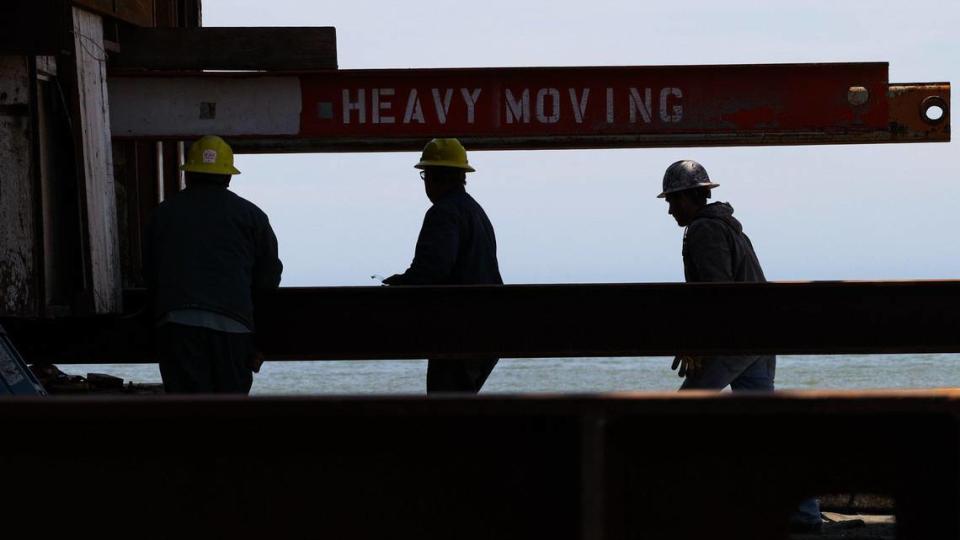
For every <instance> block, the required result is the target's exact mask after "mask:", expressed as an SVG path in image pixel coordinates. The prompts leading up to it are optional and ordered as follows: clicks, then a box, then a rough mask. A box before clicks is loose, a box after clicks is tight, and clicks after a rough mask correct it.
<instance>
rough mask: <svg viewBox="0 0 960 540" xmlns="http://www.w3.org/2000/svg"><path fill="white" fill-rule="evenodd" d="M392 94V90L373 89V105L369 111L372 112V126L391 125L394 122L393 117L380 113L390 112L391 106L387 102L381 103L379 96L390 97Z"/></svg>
mask: <svg viewBox="0 0 960 540" xmlns="http://www.w3.org/2000/svg"><path fill="white" fill-rule="evenodd" d="M393 93H394V90H393V88H374V89H373V98H372V99H373V103H372V104H371V105H372V106H371V107H370V110H371V111H372V112H373V123H374V124H393V123H394V122H396V119H394V117H393V116H387V115H384V114H381V113H384V112H387V111H389V110H390V106H391V105H393V104H392V103H391V102H389V101H381V100H380V97H381V96H392V95H393Z"/></svg>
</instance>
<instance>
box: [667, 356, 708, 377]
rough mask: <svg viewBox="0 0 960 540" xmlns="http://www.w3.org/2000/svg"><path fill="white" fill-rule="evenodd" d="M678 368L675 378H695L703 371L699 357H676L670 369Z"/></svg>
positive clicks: (701, 360)
mask: <svg viewBox="0 0 960 540" xmlns="http://www.w3.org/2000/svg"><path fill="white" fill-rule="evenodd" d="M678 366H679V367H680V370H679V371H677V376H679V377H686V376H688V375H690V376H696V375H698V374H699V373H700V372H701V371H702V370H703V359H702V358H700V357H699V356H690V355H677V356H674V357H673V365H672V366H670V369H677V367H678Z"/></svg>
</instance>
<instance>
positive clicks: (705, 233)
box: [683, 202, 766, 283]
mask: <svg viewBox="0 0 960 540" xmlns="http://www.w3.org/2000/svg"><path fill="white" fill-rule="evenodd" d="M683 273H684V276H685V278H686V280H687V283H695V282H705V281H736V282H763V281H766V278H765V277H764V276H763V269H761V268H760V261H759V260H758V259H757V254H756V253H755V252H754V251H753V244H751V243H750V239H749V238H747V235H745V234H743V225H741V224H740V222H739V221H737V219H736V218H735V217H733V207H732V206H730V205H729V204H728V203H725V202H715V203H712V204H708V205H706V206H704V207H703V208H701V209H700V212H698V213H697V215H696V217H694V218H693V221H692V222H691V223H690V225H688V226H687V230H686V232H685V233H684V235H683Z"/></svg>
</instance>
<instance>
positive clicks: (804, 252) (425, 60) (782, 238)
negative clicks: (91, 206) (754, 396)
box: [203, 0, 960, 286]
mask: <svg viewBox="0 0 960 540" xmlns="http://www.w3.org/2000/svg"><path fill="white" fill-rule="evenodd" d="M203 6H204V12H203V23H204V25H205V26H335V27H336V28H337V40H338V56H339V65H340V68H341V69H358V68H418V67H419V68H428V67H507V66H591V65H593V66H601V65H670V64H680V65H682V64H731V63H778V62H824V61H830V62H840V61H842V62H861V61H888V62H890V81H891V82H914V81H922V82H932V81H951V82H956V81H958V80H960V46H958V43H957V39H956V37H955V36H956V31H957V28H960V2H958V1H957V0H943V1H914V2H910V3H907V2H902V1H898V2H887V1H883V0H855V1H843V0H831V1H804V2H795V1H792V2H771V1H759V0H758V1H746V0H726V1H724V2H693V1H684V0H673V1H670V2H627V1H624V0H593V1H590V2H583V1H578V2H567V1H559V0H553V1H522V2H521V1H512V2H511V1H500V0H487V1H485V2H480V3H477V2H452V3H451V2H448V3H437V2H416V1H408V2H392V1H391V2H387V1H379V2H370V1H362V0H355V1H353V2H315V1H307V0H299V1H297V0H271V1H270V2H263V1H262V0H256V1H254V0H204V2H203ZM468 151H469V148H468ZM418 158H419V154H418V153H413V152H404V153H390V154H303V155H289V154H287V155H272V156H259V155H258V156H253V155H242V156H238V159H237V166H238V167H239V168H240V169H241V170H242V171H243V174H242V175H241V176H238V177H236V178H235V179H234V183H233V186H232V187H233V188H234V190H235V191H237V192H238V193H239V194H241V195H242V196H244V197H246V198H248V199H250V200H251V201H253V202H255V203H256V204H257V205H259V206H260V207H261V208H263V210H264V211H266V212H267V214H268V215H269V216H270V219H271V222H272V223H273V226H274V228H275V230H276V232H277V235H278V237H279V239H280V251H281V258H282V259H283V261H284V264H285V266H286V269H285V273H284V279H283V284H284V285H287V286H303V285H317V286H320V285H372V284H374V282H373V281H372V280H370V279H369V276H370V275H371V274H382V275H389V274H391V273H394V272H400V271H402V270H404V269H405V268H406V267H407V265H408V264H409V262H410V259H411V257H412V255H413V248H414V244H415V242H416V238H417V233H418V231H419V228H420V224H421V222H422V219H423V213H424V212H425V211H426V209H427V208H428V206H429V201H427V199H426V197H425V196H424V194H423V188H422V182H421V181H420V179H419V177H418V175H417V173H416V171H415V170H414V169H413V168H412V165H413V164H414V163H415V162H416V161H417V159H418ZM958 158H960V152H958V148H957V143H956V142H953V143H949V144H900V145H856V146H809V147H762V148H714V149H704V148H685V149H634V150H585V151H572V150H553V151H536V152H529V151H522V152H521V151H511V152H471V153H470V162H471V164H473V165H474V166H475V167H476V168H477V171H478V172H476V173H474V174H472V175H470V176H469V179H468V181H469V185H468V190H469V191H470V193H472V194H473V195H474V197H475V198H476V199H477V200H478V201H479V202H480V203H481V205H483V207H484V208H485V209H486V211H487V213H488V215H489V216H490V219H491V220H492V221H493V224H494V227H495V228H496V233H497V239H498V244H499V260H500V268H501V272H502V274H503V277H504V280H505V281H506V282H508V283H573V282H643V281H653V282H658V281H682V280H683V270H682V263H681V259H680V246H681V238H682V230H681V229H680V228H679V227H677V226H676V224H675V222H674V221H673V219H672V218H670V217H669V216H668V215H667V213H666V204H665V203H664V202H663V201H662V200H660V199H656V198H655V196H656V194H657V193H658V192H659V190H660V182H661V178H662V176H663V171H664V169H665V168H666V167H667V166H668V165H669V164H670V163H671V162H673V161H675V160H678V159H696V160H698V161H700V162H701V163H702V164H703V165H704V166H705V167H706V168H707V170H708V171H709V173H710V175H711V178H712V179H713V180H714V181H715V182H718V183H719V184H720V187H719V188H718V189H717V190H715V191H714V197H715V200H721V201H728V202H730V203H731V204H733V206H734V208H735V210H736V212H735V216H736V217H738V218H740V220H741V221H742V222H743V224H744V228H745V231H746V232H747V234H748V235H749V236H750V238H751V239H752V240H753V243H754V246H755V247H756V250H757V253H758V255H759V257H760V261H761V263H762V264H763V267H764V270H765V272H766V275H767V277H768V279H771V280H833V279H844V280H845V279H917V278H957V277H960V257H958V256H957V254H958V253H957V251H958V249H957V246H958V241H957V239H956V236H955V235H956V231H957V229H958V226H960V218H958V215H957V212H956V206H957V202H958V201H960V185H958V182H960V175H958V172H960V166H958V161H957V160H958Z"/></svg>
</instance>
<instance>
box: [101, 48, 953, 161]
mask: <svg viewBox="0 0 960 540" xmlns="http://www.w3.org/2000/svg"><path fill="white" fill-rule="evenodd" d="M887 68H888V66H887V64H886V63H864V64H773V65H725V66H664V67H587V68H489V69H410V70H404V69H393V70H389V69H387V70H355V71H327V72H317V73H309V74H289V75H277V74H265V73H246V74H236V73H232V74H229V73H196V74H184V75H179V76H173V75H169V74H165V75H164V74H160V75H152V76H150V75H142V76H115V77H113V78H112V79H111V81H110V104H111V112H110V117H111V119H112V123H113V125H112V132H113V135H114V137H119V138H153V139H156V138H171V139H178V140H183V139H191V138H196V137H198V136H200V135H204V134H207V133H218V134H221V135H223V136H225V137H227V138H229V139H230V141H231V142H232V143H233V144H234V145H235V146H236V147H237V149H238V150H240V151H246V152H314V151H382V150H414V149H419V148H421V147H422V145H423V143H424V141H425V140H427V139H429V138H431V137H435V136H455V137H460V138H461V139H463V140H464V142H465V143H466V144H467V146H468V148H470V149H551V148H613V147H656V146H732V145H791V144H839V143H884V142H930V141H948V140H950V84H949V83H915V84H914V83H911V84H891V83H889V81H888V77H887ZM937 111H940V113H941V115H940V116H939V117H936V112H937Z"/></svg>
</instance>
